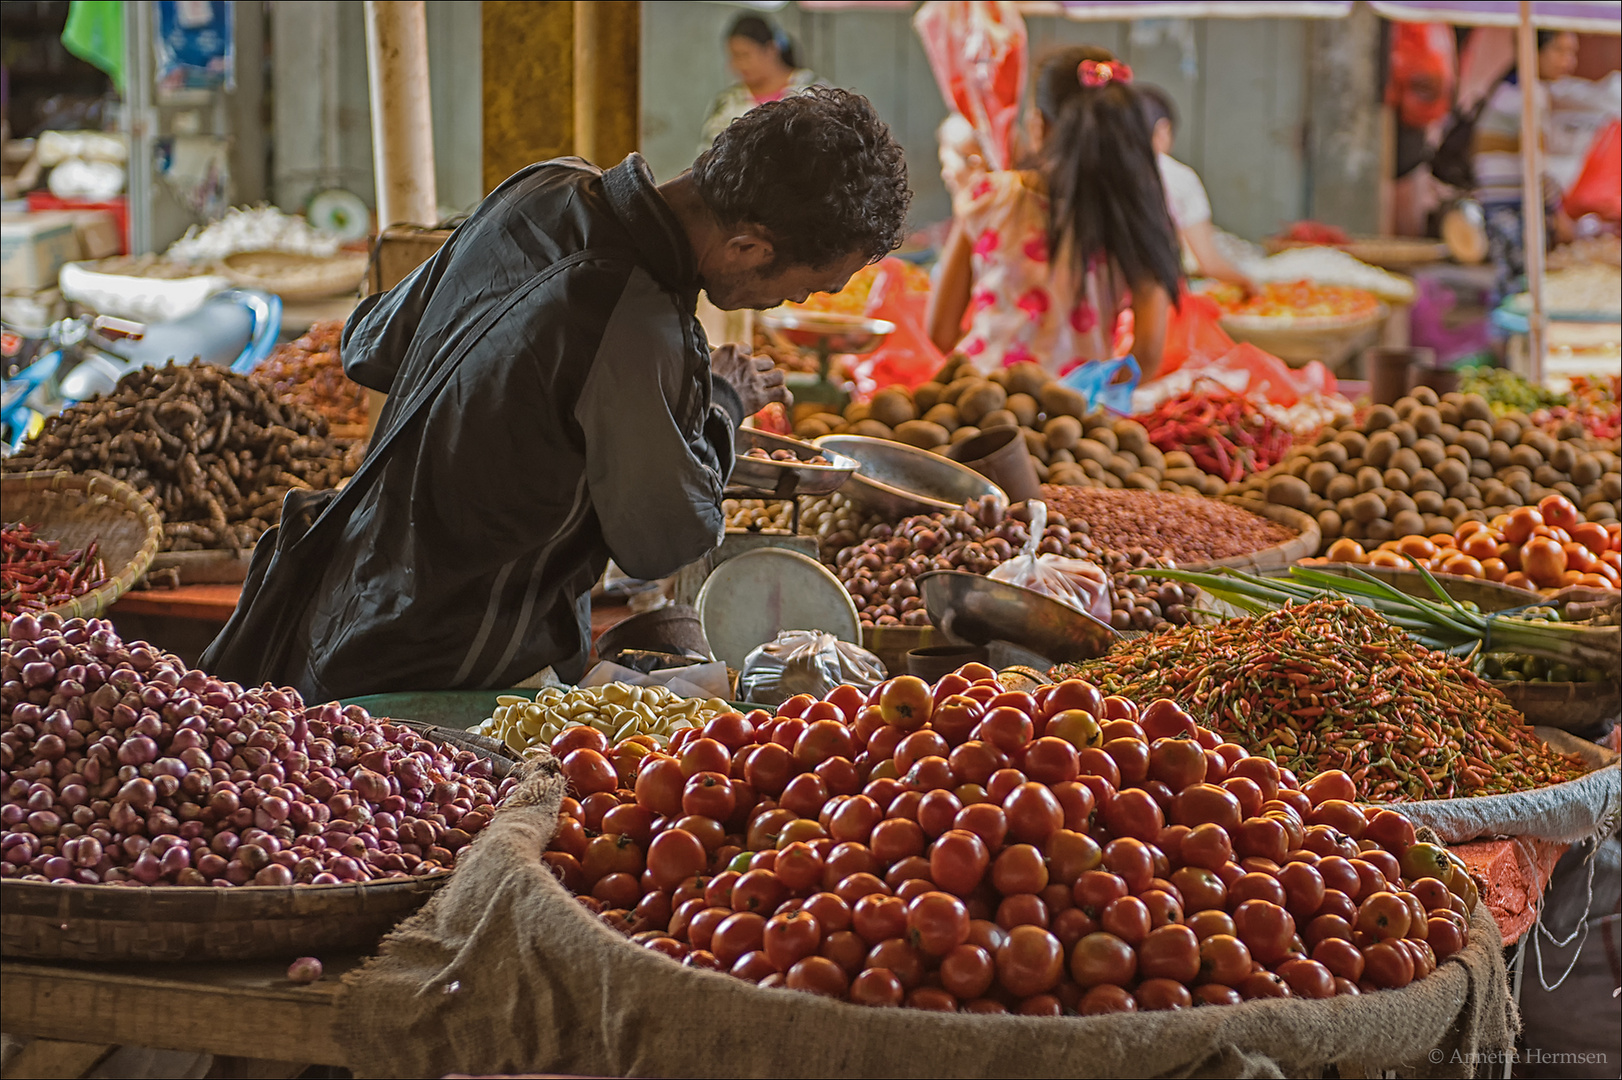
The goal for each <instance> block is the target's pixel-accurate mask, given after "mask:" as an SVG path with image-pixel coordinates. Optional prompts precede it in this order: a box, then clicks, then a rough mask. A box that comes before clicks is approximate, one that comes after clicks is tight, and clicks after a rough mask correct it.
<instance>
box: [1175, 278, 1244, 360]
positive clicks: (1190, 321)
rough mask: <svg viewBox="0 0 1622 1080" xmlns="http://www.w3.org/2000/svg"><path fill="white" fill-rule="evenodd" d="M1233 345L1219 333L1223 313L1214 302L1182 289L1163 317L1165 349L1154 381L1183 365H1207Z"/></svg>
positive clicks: (1223, 332)
mask: <svg viewBox="0 0 1622 1080" xmlns="http://www.w3.org/2000/svg"><path fill="white" fill-rule="evenodd" d="M1233 344H1234V342H1233V338H1231V337H1229V336H1228V332H1227V331H1226V330H1224V329H1222V309H1221V308H1220V307H1218V306H1217V302H1216V301H1215V300H1213V299H1211V298H1210V297H1209V296H1202V295H1201V294H1199V293H1191V292H1189V291H1188V289H1187V288H1184V289H1183V291H1182V295H1181V296H1179V297H1178V298H1177V306H1176V307H1174V308H1172V309H1171V312H1170V313H1169V314H1168V315H1167V317H1166V347H1165V349H1164V350H1163V351H1162V352H1161V354H1160V374H1159V375H1158V376H1157V378H1162V379H1163V378H1165V377H1166V376H1167V375H1170V374H1171V373H1172V372H1174V371H1176V370H1177V369H1178V368H1180V367H1182V366H1183V365H1184V364H1189V363H1192V364H1195V365H1202V364H1208V363H1210V362H1211V361H1213V360H1217V359H1219V358H1221V357H1223V356H1226V355H1227V354H1228V353H1229V352H1230V351H1232V349H1233Z"/></svg>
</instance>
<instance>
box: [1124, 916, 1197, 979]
mask: <svg viewBox="0 0 1622 1080" xmlns="http://www.w3.org/2000/svg"><path fill="white" fill-rule="evenodd" d="M1138 971H1139V973H1140V974H1141V975H1142V976H1143V977H1144V978H1146V979H1172V980H1175V981H1176V982H1179V983H1191V982H1193V981H1194V977H1195V976H1196V975H1198V974H1199V973H1200V943H1199V939H1198V938H1196V937H1195V936H1194V931H1192V930H1190V929H1189V928H1188V927H1186V926H1181V925H1178V924H1171V925H1167V926H1160V927H1156V928H1155V929H1153V930H1151V931H1149V936H1148V937H1146V938H1144V939H1143V944H1142V945H1139V946H1138Z"/></svg>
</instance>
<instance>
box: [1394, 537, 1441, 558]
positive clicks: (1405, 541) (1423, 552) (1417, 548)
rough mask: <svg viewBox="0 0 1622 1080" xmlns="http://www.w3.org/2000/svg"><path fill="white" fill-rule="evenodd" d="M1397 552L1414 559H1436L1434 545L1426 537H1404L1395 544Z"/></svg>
mask: <svg viewBox="0 0 1622 1080" xmlns="http://www.w3.org/2000/svg"><path fill="white" fill-rule="evenodd" d="M1397 550H1398V551H1400V552H1402V553H1403V554H1404V555H1412V556H1413V557H1414V558H1416V559H1434V558H1436V545H1435V544H1434V543H1432V542H1431V540H1430V538H1429V537H1427V536H1405V537H1403V538H1402V539H1401V540H1399V541H1398V542H1397Z"/></svg>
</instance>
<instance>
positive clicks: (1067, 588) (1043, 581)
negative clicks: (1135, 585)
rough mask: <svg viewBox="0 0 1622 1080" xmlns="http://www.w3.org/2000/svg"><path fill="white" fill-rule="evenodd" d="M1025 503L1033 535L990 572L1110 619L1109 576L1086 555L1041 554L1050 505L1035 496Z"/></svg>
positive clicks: (1005, 580) (1106, 620)
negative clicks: (1038, 549)
mask: <svg viewBox="0 0 1622 1080" xmlns="http://www.w3.org/2000/svg"><path fill="white" fill-rule="evenodd" d="M1025 505H1026V507H1027V508H1028V510H1029V512H1030V515H1031V524H1030V538H1029V539H1028V540H1026V541H1025V550H1024V551H1022V552H1021V553H1020V554H1018V555H1016V556H1014V557H1013V558H1012V559H1009V560H1008V561H1007V562H1004V563H1002V564H1001V565H1000V566H998V567H997V568H996V569H995V570H993V571H991V573H990V574H987V575H986V576H987V577H989V578H992V579H993V580H995V581H1003V582H1007V583H1008V584H1009V585H1018V586H1020V587H1021V588H1026V589H1030V590H1031V591H1032V592H1039V593H1041V594H1042V595H1043V596H1051V597H1053V599H1055V600H1057V601H1059V603H1061V604H1064V605H1066V606H1067V607H1073V608H1075V609H1076V610H1077V611H1080V612H1082V613H1083V614H1086V615H1091V616H1092V617H1093V618H1095V619H1100V620H1102V621H1104V622H1108V621H1109V617H1110V595H1109V577H1108V576H1107V575H1106V574H1105V573H1104V571H1103V570H1101V569H1099V568H1098V567H1097V566H1094V565H1093V564H1092V563H1090V562H1088V561H1086V560H1085V559H1067V558H1065V557H1064V556H1062V555H1052V554H1042V555H1039V554H1037V548H1038V547H1039V546H1040V545H1041V543H1042V537H1043V535H1044V534H1045V533H1046V532H1047V527H1048V506H1047V503H1044V502H1038V501H1037V500H1035V499H1032V500H1031V501H1030V502H1028V503H1026V504H1025Z"/></svg>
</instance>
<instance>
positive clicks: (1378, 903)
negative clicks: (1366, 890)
mask: <svg viewBox="0 0 1622 1080" xmlns="http://www.w3.org/2000/svg"><path fill="white" fill-rule="evenodd" d="M1412 921H1413V911H1412V910H1411V909H1410V908H1409V907H1408V903H1407V901H1405V900H1404V899H1403V898H1402V897H1400V896H1398V895H1397V894H1396V893H1393V892H1377V893H1374V894H1373V895H1371V896H1368V897H1365V898H1364V900H1363V902H1362V903H1361V904H1359V905H1358V906H1357V923H1356V926H1357V929H1358V930H1361V931H1362V932H1363V933H1365V934H1367V935H1369V937H1371V938H1373V939H1374V940H1376V941H1385V940H1387V939H1389V938H1401V937H1404V936H1406V935H1407V933H1408V927H1409V925H1410V924H1411V923H1412Z"/></svg>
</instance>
